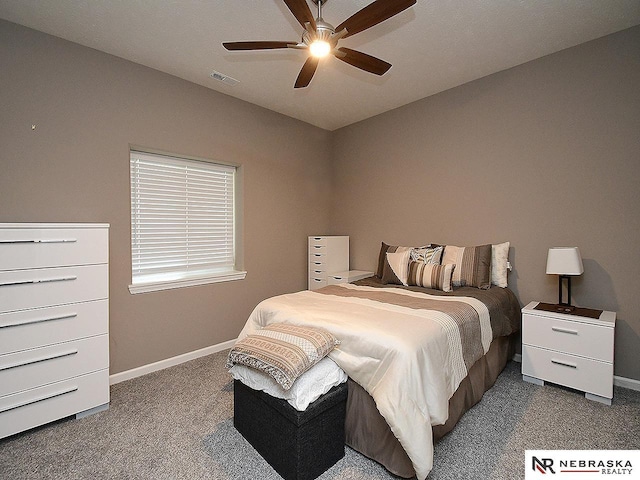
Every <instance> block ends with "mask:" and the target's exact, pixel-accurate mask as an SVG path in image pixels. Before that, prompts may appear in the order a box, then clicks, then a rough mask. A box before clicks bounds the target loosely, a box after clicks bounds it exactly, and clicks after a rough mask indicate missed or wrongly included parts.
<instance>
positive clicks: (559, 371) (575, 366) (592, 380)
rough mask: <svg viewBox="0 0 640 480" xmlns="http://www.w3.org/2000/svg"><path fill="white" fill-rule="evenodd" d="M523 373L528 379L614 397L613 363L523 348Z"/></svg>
mask: <svg viewBox="0 0 640 480" xmlns="http://www.w3.org/2000/svg"><path fill="white" fill-rule="evenodd" d="M522 373H523V375H527V376H529V377H535V378H539V379H541V380H546V381H548V382H552V383H557V384H559V385H564V386H567V387H571V388H575V389H577V390H583V391H585V392H588V393H592V394H595V395H599V396H601V397H606V398H613V364H612V363H605V362H599V361H597V360H591V359H588V358H584V357H578V356H574V355H566V354H564V353H559V352H554V351H552V350H546V349H544V348H537V347H532V346H529V345H523V346H522Z"/></svg>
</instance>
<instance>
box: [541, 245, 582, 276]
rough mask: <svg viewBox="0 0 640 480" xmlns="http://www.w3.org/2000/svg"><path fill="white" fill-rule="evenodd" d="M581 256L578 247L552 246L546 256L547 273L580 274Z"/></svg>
mask: <svg viewBox="0 0 640 480" xmlns="http://www.w3.org/2000/svg"><path fill="white" fill-rule="evenodd" d="M583 272H584V267H583V266H582V257H581V256H580V250H578V247H552V248H550V249H549V255H548V256H547V273H548V274H551V275H582V273H583Z"/></svg>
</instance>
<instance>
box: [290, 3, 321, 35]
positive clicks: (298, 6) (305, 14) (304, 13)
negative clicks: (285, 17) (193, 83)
mask: <svg viewBox="0 0 640 480" xmlns="http://www.w3.org/2000/svg"><path fill="white" fill-rule="evenodd" d="M284 3H285V4H286V5H287V7H289V10H291V13H293V16H294V17H296V20H298V22H299V23H300V25H302V27H303V28H304V24H305V23H310V24H311V27H312V28H313V30H314V31H315V29H316V19H315V17H314V16H313V13H311V9H310V8H309V5H308V4H307V0H284Z"/></svg>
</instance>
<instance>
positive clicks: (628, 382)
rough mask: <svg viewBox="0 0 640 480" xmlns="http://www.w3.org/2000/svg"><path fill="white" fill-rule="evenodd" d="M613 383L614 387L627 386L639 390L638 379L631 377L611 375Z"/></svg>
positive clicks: (639, 381) (639, 382) (639, 383)
mask: <svg viewBox="0 0 640 480" xmlns="http://www.w3.org/2000/svg"><path fill="white" fill-rule="evenodd" d="M613 384H614V385H615V386H616V387H622V388H628V389H629V390H635V391H637V392H640V380H634V379H633V378H626V377H619V376H617V375H614V376H613Z"/></svg>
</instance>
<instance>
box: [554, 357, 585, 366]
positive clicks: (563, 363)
mask: <svg viewBox="0 0 640 480" xmlns="http://www.w3.org/2000/svg"><path fill="white" fill-rule="evenodd" d="M551 363H555V364H556V365H562V366H563V367H569V368H578V365H576V364H575V363H570V362H563V361H562V360H556V359H554V358H552V359H551Z"/></svg>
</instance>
